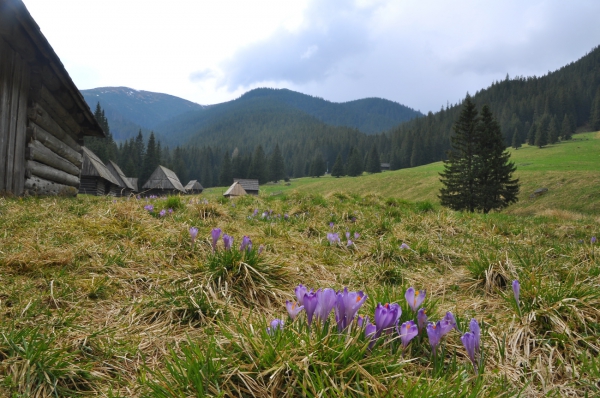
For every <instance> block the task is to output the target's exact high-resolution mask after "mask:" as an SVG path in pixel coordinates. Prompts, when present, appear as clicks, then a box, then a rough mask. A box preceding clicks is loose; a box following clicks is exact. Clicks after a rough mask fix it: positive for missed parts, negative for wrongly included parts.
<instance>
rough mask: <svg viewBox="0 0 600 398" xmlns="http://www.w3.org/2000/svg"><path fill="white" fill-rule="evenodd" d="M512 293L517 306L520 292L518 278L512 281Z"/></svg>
mask: <svg viewBox="0 0 600 398" xmlns="http://www.w3.org/2000/svg"><path fill="white" fill-rule="evenodd" d="M512 289H513V294H514V296H515V301H516V302H517V306H519V295H520V294H521V284H520V283H519V281H518V280H514V281H513V283H512Z"/></svg>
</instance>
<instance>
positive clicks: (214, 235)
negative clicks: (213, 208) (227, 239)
mask: <svg viewBox="0 0 600 398" xmlns="http://www.w3.org/2000/svg"><path fill="white" fill-rule="evenodd" d="M210 234H211V235H212V249H213V252H214V251H215V250H217V241H218V240H219V238H220V237H221V228H213V230H212V231H211V232H210Z"/></svg>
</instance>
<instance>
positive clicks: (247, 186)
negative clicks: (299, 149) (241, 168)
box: [233, 178, 259, 195]
mask: <svg viewBox="0 0 600 398" xmlns="http://www.w3.org/2000/svg"><path fill="white" fill-rule="evenodd" d="M233 182H239V183H240V185H241V186H242V188H244V191H246V193H247V194H249V195H258V189H259V186H258V180H243V179H240V178H234V179H233Z"/></svg>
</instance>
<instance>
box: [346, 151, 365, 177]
mask: <svg viewBox="0 0 600 398" xmlns="http://www.w3.org/2000/svg"><path fill="white" fill-rule="evenodd" d="M362 173H363V162H362V159H361V156H360V153H359V152H358V149H356V148H351V149H350V154H349V155H348V166H346V174H348V175H349V176H350V177H356V176H359V175H361V174H362Z"/></svg>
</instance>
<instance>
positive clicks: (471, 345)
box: [460, 332, 477, 366]
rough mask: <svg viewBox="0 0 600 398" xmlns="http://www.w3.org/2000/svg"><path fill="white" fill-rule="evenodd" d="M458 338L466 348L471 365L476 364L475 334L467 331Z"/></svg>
mask: <svg viewBox="0 0 600 398" xmlns="http://www.w3.org/2000/svg"><path fill="white" fill-rule="evenodd" d="M460 340H461V341H462V343H463V346H464V347H465V349H466V350H467V354H468V355H469V359H470V360H471V362H472V363H473V366H477V361H476V360H475V336H474V335H473V333H471V332H467V333H465V334H463V335H462V337H461V338H460Z"/></svg>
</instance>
